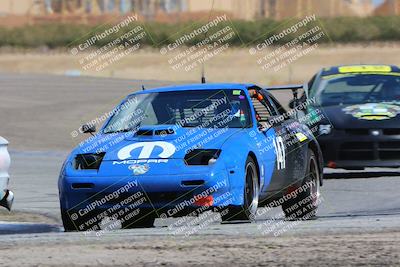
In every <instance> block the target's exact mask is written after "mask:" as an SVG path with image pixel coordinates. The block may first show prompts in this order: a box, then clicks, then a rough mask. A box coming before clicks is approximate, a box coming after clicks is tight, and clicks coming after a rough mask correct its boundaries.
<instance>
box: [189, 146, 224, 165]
mask: <svg viewBox="0 0 400 267" xmlns="http://www.w3.org/2000/svg"><path fill="white" fill-rule="evenodd" d="M220 154H221V150H220V149H194V150H192V151H190V152H189V153H187V154H186V155H185V163H186V164H187V165H211V164H214V163H215V162H216V161H217V159H218V157H219V155H220Z"/></svg>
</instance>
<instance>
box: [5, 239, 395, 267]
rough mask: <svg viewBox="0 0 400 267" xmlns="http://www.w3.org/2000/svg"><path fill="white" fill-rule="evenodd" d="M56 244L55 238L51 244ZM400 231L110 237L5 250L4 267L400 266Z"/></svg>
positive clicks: (6, 248) (29, 245)
mask: <svg viewBox="0 0 400 267" xmlns="http://www.w3.org/2000/svg"><path fill="white" fill-rule="evenodd" d="M49 240H51V239H49ZM399 240H400V232H384V233H358V234H329V235H315V236H286V237H285V236H283V237H256V238H249V237H227V236H218V235H214V236H196V237H191V238H188V239H176V238H172V237H157V236H153V237H151V238H150V237H147V238H146V237H138V236H137V237H134V238H132V237H125V238H124V237H123V238H118V237H115V236H114V237H112V236H111V237H110V236H108V237H107V238H104V239H103V238H102V239H101V240H97V241H96V240H92V241H87V240H85V239H82V240H81V241H80V242H79V243H77V242H76V241H75V242H73V243H67V242H62V241H61V240H58V241H57V242H49V243H47V244H41V245H35V246H32V245H31V244H26V245H18V246H13V247H12V249H10V248H9V247H6V246H5V244H2V245H0V248H1V250H2V261H1V263H0V266H39V265H40V266H99V265H104V266H109V265H114V266H159V265H161V266H208V265H212V266H214V267H215V266H276V265H280V266H288V265H296V266H299V265H301V266H350V265H369V266H385V265H389V266H398V265H399V264H400V258H399V255H400V246H399V245H398V241H399Z"/></svg>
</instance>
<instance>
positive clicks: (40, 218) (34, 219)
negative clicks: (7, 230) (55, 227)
mask: <svg viewBox="0 0 400 267" xmlns="http://www.w3.org/2000/svg"><path fill="white" fill-rule="evenodd" d="M0 221H2V222H26V223H45V224H57V223H58V221H57V220H56V219H55V218H50V217H48V216H45V215H42V214H37V213H32V212H23V211H12V212H8V211H7V210H5V209H0Z"/></svg>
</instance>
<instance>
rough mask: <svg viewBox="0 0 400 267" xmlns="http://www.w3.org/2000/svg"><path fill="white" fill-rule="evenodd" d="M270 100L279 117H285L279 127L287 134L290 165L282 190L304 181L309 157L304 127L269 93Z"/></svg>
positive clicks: (286, 144)
mask: <svg viewBox="0 0 400 267" xmlns="http://www.w3.org/2000/svg"><path fill="white" fill-rule="evenodd" d="M268 99H269V101H270V103H271V105H273V106H274V108H275V110H276V111H277V112H278V116H283V117H284V120H283V121H282V122H281V124H280V125H279V127H281V128H284V130H282V132H284V133H285V137H284V141H285V156H286V161H287V162H289V165H287V166H286V168H285V169H286V172H285V175H286V176H285V178H284V179H283V180H282V181H281V183H280V184H279V186H281V189H284V188H288V187H289V186H291V185H293V184H295V183H297V182H300V181H302V180H303V178H304V177H303V170H304V165H305V160H304V159H305V157H306V156H307V154H306V150H307V147H306V146H304V144H305V143H304V141H305V140H303V139H304V138H306V139H307V137H306V135H304V134H303V132H304V130H303V126H302V125H301V123H300V122H299V121H298V120H297V119H296V118H294V117H292V116H289V113H288V112H287V111H286V110H285V109H284V108H283V107H282V105H281V104H280V103H279V102H278V101H277V100H276V98H275V97H274V96H272V95H271V94H269V93H268Z"/></svg>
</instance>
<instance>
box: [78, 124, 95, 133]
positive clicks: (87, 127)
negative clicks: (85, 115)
mask: <svg viewBox="0 0 400 267" xmlns="http://www.w3.org/2000/svg"><path fill="white" fill-rule="evenodd" d="M81 130H82V133H90V134H92V133H95V132H96V125H88V124H84V125H82V127H81Z"/></svg>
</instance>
